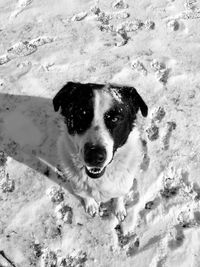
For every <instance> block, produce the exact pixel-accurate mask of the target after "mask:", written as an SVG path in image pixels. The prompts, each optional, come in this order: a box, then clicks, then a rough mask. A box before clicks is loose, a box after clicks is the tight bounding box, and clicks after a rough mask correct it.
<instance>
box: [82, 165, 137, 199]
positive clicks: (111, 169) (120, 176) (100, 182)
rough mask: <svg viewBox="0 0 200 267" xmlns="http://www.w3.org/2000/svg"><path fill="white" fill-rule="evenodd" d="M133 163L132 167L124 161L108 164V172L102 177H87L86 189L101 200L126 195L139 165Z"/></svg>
mask: <svg viewBox="0 0 200 267" xmlns="http://www.w3.org/2000/svg"><path fill="white" fill-rule="evenodd" d="M133 165H134V164H133ZM133 165H132V167H130V166H129V165H127V164H124V162H123V161H122V162H118V163H117V165H114V166H108V168H107V170H106V173H105V174H104V175H103V177H101V178H100V179H97V180H94V179H91V178H87V179H86V180H85V181H86V182H85V186H86V188H85V189H86V190H87V191H88V193H89V194H90V195H91V196H92V197H93V198H94V199H95V200H96V201H99V202H105V201H108V200H110V199H111V198H118V197H121V196H125V195H126V194H128V193H129V191H130V189H131V187H132V185H133V180H134V178H135V176H136V172H137V166H133Z"/></svg>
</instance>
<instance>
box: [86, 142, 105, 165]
mask: <svg viewBox="0 0 200 267" xmlns="http://www.w3.org/2000/svg"><path fill="white" fill-rule="evenodd" d="M84 160H85V163H87V164H88V165H90V166H96V167H97V166H101V165H102V164H103V163H104V161H105V160H106V150H105V148H104V147H103V146H100V145H94V144H91V143H86V144H85V147H84Z"/></svg>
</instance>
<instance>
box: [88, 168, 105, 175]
mask: <svg viewBox="0 0 200 267" xmlns="http://www.w3.org/2000/svg"><path fill="white" fill-rule="evenodd" d="M88 171H89V172H91V173H94V174H99V173H101V171H102V170H101V169H99V168H88Z"/></svg>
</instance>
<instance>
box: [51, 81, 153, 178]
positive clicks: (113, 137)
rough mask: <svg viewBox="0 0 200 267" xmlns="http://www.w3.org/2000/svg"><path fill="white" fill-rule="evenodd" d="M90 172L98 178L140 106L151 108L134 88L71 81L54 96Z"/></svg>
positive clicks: (145, 112) (73, 140)
mask: <svg viewBox="0 0 200 267" xmlns="http://www.w3.org/2000/svg"><path fill="white" fill-rule="evenodd" d="M53 105H54V110H55V111H58V110H59V109H60V111H61V115H62V116H63V117H64V122H65V124H66V127H67V131H68V134H69V136H70V138H71V140H72V142H73V143H74V144H75V146H76V148H77V152H78V155H79V158H80V160H81V162H82V163H83V165H84V167H85V171H86V173H87V175H88V176H89V177H91V178H99V177H101V176H102V175H103V174H104V171H105V169H106V166H107V165H108V164H109V163H110V162H111V161H112V159H113V156H114V153H115V151H116V150H117V149H118V148H119V147H121V146H123V145H124V144H125V143H126V141H127V139H128V136H129V134H130V132H131V130H132V128H133V127H134V121H135V119H136V114H137V112H138V110H139V109H140V111H141V113H142V115H143V116H144V117H146V116H147V114H148V107H147V105H146V104H145V102H144V101H143V99H142V98H141V96H140V95H139V94H138V93H137V91H136V89H135V88H133V87H126V86H125V87H123V86H115V85H111V84H110V85H103V84H92V83H88V84H81V83H73V82H68V83H67V84H66V85H65V86H64V87H63V88H62V89H61V90H60V91H59V92H58V93H57V95H56V96H55V97H54V99H53Z"/></svg>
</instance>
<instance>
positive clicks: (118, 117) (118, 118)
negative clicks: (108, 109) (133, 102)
mask: <svg viewBox="0 0 200 267" xmlns="http://www.w3.org/2000/svg"><path fill="white" fill-rule="evenodd" d="M106 120H107V121H108V122H110V123H113V124H115V123H117V122H119V121H121V120H123V116H121V115H110V114H107V115H106Z"/></svg>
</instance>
